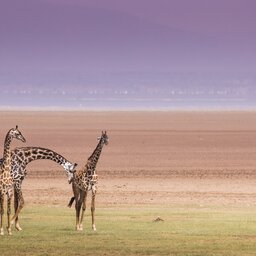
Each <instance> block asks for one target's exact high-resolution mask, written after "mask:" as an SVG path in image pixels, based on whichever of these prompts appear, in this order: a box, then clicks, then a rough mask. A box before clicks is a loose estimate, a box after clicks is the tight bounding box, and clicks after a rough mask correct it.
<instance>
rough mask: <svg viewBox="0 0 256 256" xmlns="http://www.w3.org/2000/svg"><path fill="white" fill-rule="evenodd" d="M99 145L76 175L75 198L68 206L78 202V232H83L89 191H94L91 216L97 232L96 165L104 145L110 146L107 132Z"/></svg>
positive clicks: (76, 206) (103, 134) (93, 227)
mask: <svg viewBox="0 0 256 256" xmlns="http://www.w3.org/2000/svg"><path fill="white" fill-rule="evenodd" d="M98 139H99V143H98V145H97V147H96V149H95V150H94V152H93V153H92V155H91V156H90V157H89V158H88V160H87V163H86V164H85V166H84V168H83V169H82V170H80V171H77V172H75V173H74V178H73V181H72V188H73V193H74V196H73V197H72V198H71V199H70V202H69V204H68V206H69V207H71V206H72V203H73V202H74V200H75V202H76V205H75V208H76V230H83V217H84V212H85V209H86V197H87V193H88V191H90V190H91V191H92V201H91V214H92V229H93V230H94V231H96V226H95V221H94V212H95V196H96V192H97V182H98V176H97V174H96V165H97V162H98V160H99V157H100V154H101V151H102V148H103V146H104V145H107V144H108V141H109V140H108V135H107V132H106V131H105V132H102V135H101V137H99V138H98ZM81 206H82V210H83V211H82V214H81V217H80V210H81Z"/></svg>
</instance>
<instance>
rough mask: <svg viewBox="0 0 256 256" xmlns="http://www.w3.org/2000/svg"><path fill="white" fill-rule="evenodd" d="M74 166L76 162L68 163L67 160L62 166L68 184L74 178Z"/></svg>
mask: <svg viewBox="0 0 256 256" xmlns="http://www.w3.org/2000/svg"><path fill="white" fill-rule="evenodd" d="M76 166H77V163H74V164H72V163H69V162H66V163H65V164H64V165H63V167H64V169H65V171H66V174H67V177H68V183H69V184H70V183H71V182H72V180H73V178H74V173H75V171H76V170H75V169H76Z"/></svg>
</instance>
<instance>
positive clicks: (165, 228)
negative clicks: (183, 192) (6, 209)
mask: <svg viewBox="0 0 256 256" xmlns="http://www.w3.org/2000/svg"><path fill="white" fill-rule="evenodd" d="M255 212H256V211H255V208H252V207H250V208H243V209H242V208H234V207H227V208H224V207H223V208H211V207H206V208H203V207H201V208H199V207H196V206H189V207H184V206H180V207H179V206H173V207H167V206H166V207H159V208H157V207H156V208H152V207H141V206H140V207H132V206H131V207H130V208H127V207H124V208H98V209H97V212H96V213H97V217H96V226H97V230H98V231H96V232H93V231H92V230H91V219H90V217H89V216H88V214H89V212H87V215H86V219H85V223H84V231H81V232H77V231H75V230H74V227H75V217H74V209H69V208H66V207H62V206H56V205H54V206H53V205H52V206H50V205H49V206H39V205H30V206H27V207H26V208H25V209H24V211H23V214H22V217H21V224H22V227H23V229H24V230H23V231H21V232H16V231H13V235H12V236H8V235H5V236H3V237H0V252H1V253H0V255H1V256H5V255H9V256H10V255H11V256H15V255H30V256H31V255H62V256H64V255H69V256H70V255H239V256H241V255H255V253H256V214H255ZM158 216H160V217H161V218H162V219H163V220H164V221H159V222H154V221H153V220H154V219H156V218H157V217H158ZM5 217H6V216H5Z"/></svg>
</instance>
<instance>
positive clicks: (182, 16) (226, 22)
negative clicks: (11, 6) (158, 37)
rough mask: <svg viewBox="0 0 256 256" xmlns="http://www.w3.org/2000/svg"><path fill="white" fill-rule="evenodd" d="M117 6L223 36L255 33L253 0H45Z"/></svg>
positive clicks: (110, 7) (164, 22) (176, 24)
mask: <svg viewBox="0 0 256 256" xmlns="http://www.w3.org/2000/svg"><path fill="white" fill-rule="evenodd" d="M47 1H50V2H58V3H65V4H70V5H77V4H79V5H84V6H93V7H98V8H108V9H112V10H119V11H123V12H127V13H130V14H133V15H136V16H138V17H141V18H145V19H148V20H150V21H153V22H157V23H159V24H163V25H167V26H170V27H176V28H180V29H184V30H190V31H196V32H199V33H204V34H208V35H215V36H224V37H237V38H239V37H241V36H248V37H251V38H252V37H254V38H255V36H256V34H255V32H256V30H255V22H256V15H255V11H256V1H255V0H129V1H128V0H47Z"/></svg>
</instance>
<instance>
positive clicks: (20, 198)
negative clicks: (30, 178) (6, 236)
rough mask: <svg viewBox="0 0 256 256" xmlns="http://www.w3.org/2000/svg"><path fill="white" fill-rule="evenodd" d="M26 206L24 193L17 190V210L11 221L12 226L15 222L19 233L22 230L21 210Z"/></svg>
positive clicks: (15, 200)
mask: <svg viewBox="0 0 256 256" xmlns="http://www.w3.org/2000/svg"><path fill="white" fill-rule="evenodd" d="M23 206H24V198H23V195H22V191H21V190H20V189H17V190H16V189H15V191H14V209H15V214H14V216H13V217H12V220H11V224H13V223H14V221H15V228H16V229H17V230H18V231H21V230H22V228H21V227H20V224H19V216H18V215H19V213H20V211H21V209H22V208H23Z"/></svg>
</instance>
